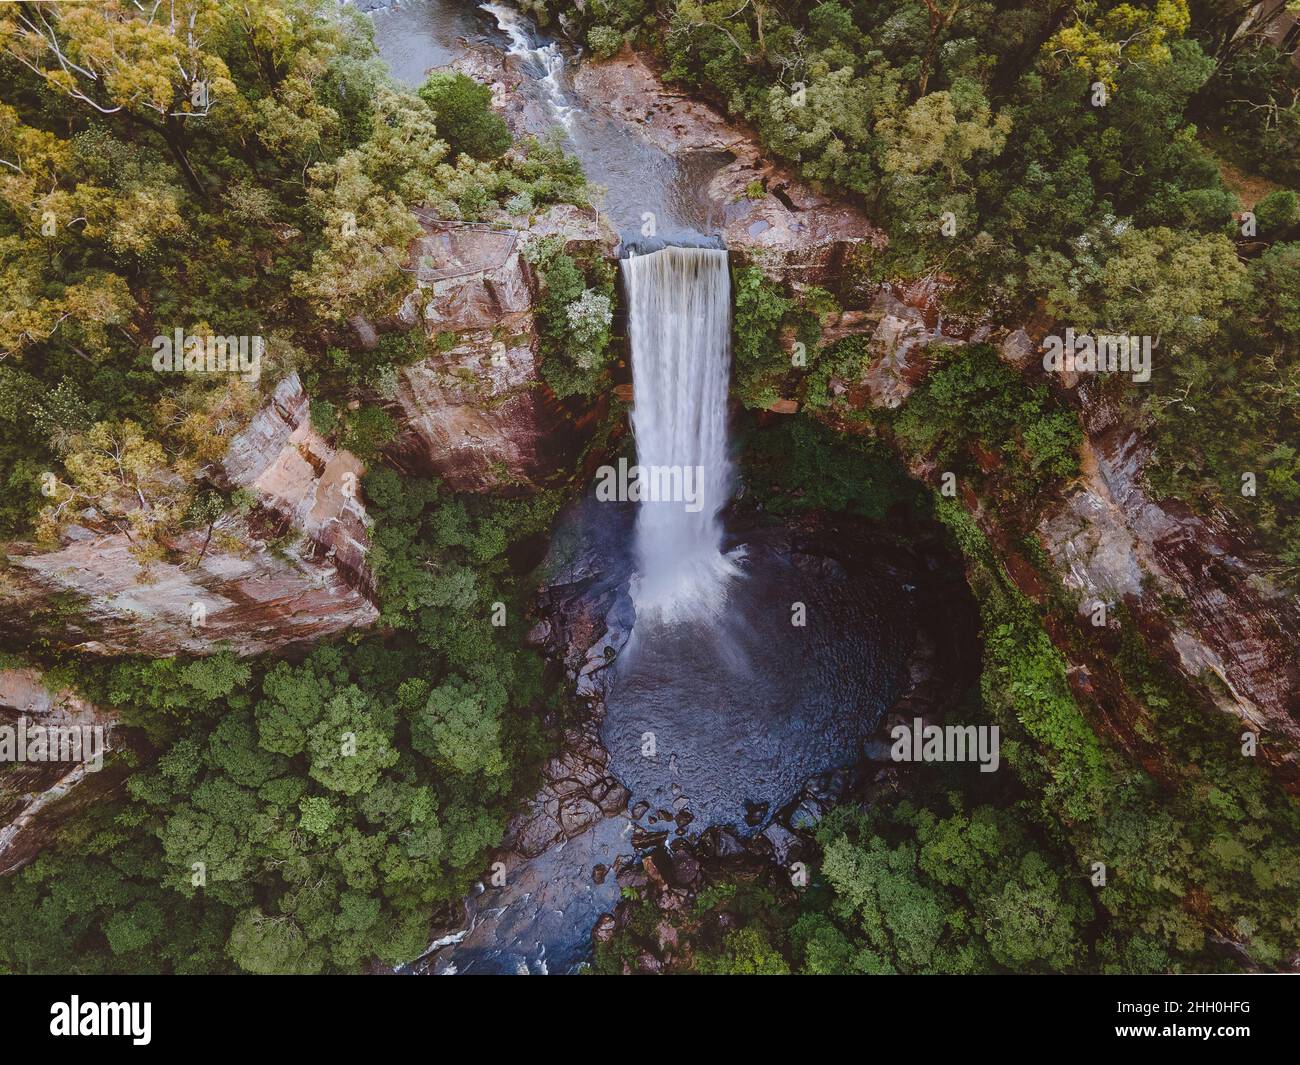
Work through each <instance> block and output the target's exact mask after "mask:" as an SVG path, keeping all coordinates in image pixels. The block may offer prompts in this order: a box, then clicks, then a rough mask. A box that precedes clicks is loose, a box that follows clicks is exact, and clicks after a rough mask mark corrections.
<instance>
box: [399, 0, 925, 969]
mask: <svg viewBox="0 0 1300 1065" xmlns="http://www.w3.org/2000/svg"><path fill="white" fill-rule="evenodd" d="M374 17H375V26H376V39H377V42H378V44H379V47H380V50H381V53H382V55H383V56H384V57H385V59H387V60H388V62H389V65H390V67H391V68H392V69H393V71H394V73H395V75H396V76H397V77H398V78H399V79H401V80H403V81H405V82H407V83H408V84H418V83H419V82H421V81H422V80H423V79H424V76H425V74H426V72H427V70H428V69H429V68H431V67H435V66H439V65H444V64H446V63H448V62H450V61H451V60H452V59H454V58H456V56H457V55H459V54H462V53H463V52H464V51H465V50H466V49H467V48H468V47H469V46H470V45H475V44H478V45H481V44H484V43H486V44H491V45H494V46H496V47H499V48H501V49H502V50H503V51H506V52H508V53H510V54H511V55H512V56H514V57H515V59H516V60H517V62H518V63H519V65H520V66H521V68H522V70H523V71H524V72H525V73H526V75H527V77H526V80H525V82H524V84H523V85H522V86H521V87H520V90H519V91H520V92H521V93H523V94H525V96H526V97H527V98H528V99H529V101H530V104H531V105H532V106H533V107H534V110H537V111H541V112H543V113H545V114H548V115H549V116H550V122H551V123H552V124H553V125H554V126H556V127H557V128H559V129H560V130H562V132H563V135H564V137H565V139H566V142H567V145H568V147H569V150H571V151H573V152H575V153H576V154H577V155H578V156H579V158H580V159H581V160H582V163H583V166H584V168H585V169H586V172H587V174H588V177H589V178H590V179H591V180H592V181H593V182H597V183H599V184H602V185H604V186H606V187H607V189H608V195H607V198H606V199H605V202H604V205H603V207H604V210H605V211H606V213H607V214H608V215H609V216H610V217H611V218H612V219H613V221H614V223H615V225H616V226H617V227H618V228H619V229H620V231H622V232H623V233H624V235H625V238H624V248H625V252H626V257H625V258H624V259H623V260H622V264H621V269H622V275H623V284H624V293H625V306H626V309H627V323H628V336H629V341H630V346H631V360H632V372H633V389H634V402H633V408H632V416H631V418H632V430H633V437H634V440H635V444H636V450H637V465H638V466H640V467H641V468H642V469H644V470H646V471H647V472H649V473H651V474H653V473H655V472H656V471H659V479H657V480H655V482H654V483H655V484H657V485H658V486H659V487H660V490H659V491H658V492H657V493H656V494H658V495H661V496H662V495H667V496H668V498H667V499H659V500H650V499H643V500H641V501H640V502H638V503H635V504H633V505H629V504H628V503H624V502H617V501H614V502H601V501H600V497H599V494H598V493H592V494H589V495H588V496H587V497H586V498H585V499H583V500H582V501H580V502H579V503H577V504H575V505H574V506H573V507H571V508H570V509H569V510H568V512H567V513H566V514H565V515H563V516H562V518H561V520H560V522H559V523H558V526H557V530H556V534H555V541H554V543H553V547H552V560H551V563H550V565H551V569H552V575H553V576H554V573H555V571H556V570H557V569H558V570H562V571H565V572H567V573H568V576H567V577H564V576H561V577H559V578H557V579H554V580H551V581H550V582H549V584H550V586H551V587H553V588H555V587H559V588H573V589H578V590H579V591H576V592H575V593H574V594H575V595H579V596H589V597H593V598H594V600H595V601H598V602H599V603H601V604H604V605H603V606H602V607H601V609H602V610H603V609H605V606H607V605H608V604H609V603H611V602H612V603H613V604H614V605H613V606H612V607H609V610H610V613H609V614H608V615H606V616H607V619H608V620H609V621H610V623H611V624H613V625H614V626H615V627H620V628H622V630H623V631H625V632H626V631H628V629H629V628H630V631H631V636H630V638H629V639H628V641H627V643H626V644H625V645H624V646H623V648H622V650H621V651H620V652H619V653H618V654H617V656H616V657H615V659H614V661H613V665H612V667H611V668H610V669H609V670H608V678H607V681H606V685H605V691H604V707H605V714H604V718H603V721H602V723H601V726H600V739H601V742H602V744H603V745H604V748H605V749H606V750H607V751H608V755H609V762H608V769H609V771H610V772H612V773H613V775H614V776H616V777H617V778H618V779H619V780H620V781H621V782H622V783H623V784H624V785H625V786H626V787H627V788H628V790H629V791H630V792H631V801H630V802H629V811H625V812H623V813H621V814H619V815H616V816H614V817H610V818H607V819H605V820H600V821H597V822H596V823H595V824H593V825H592V826H591V827H589V828H588V829H587V830H586V831H585V832H582V833H581V834H579V835H578V836H575V837H574V838H572V839H570V840H568V841H566V842H563V843H560V844H558V845H555V846H552V847H551V848H550V849H548V850H546V851H545V852H544V853H542V854H540V855H538V856H537V857H535V858H532V859H528V860H522V859H519V858H518V857H517V856H516V857H514V858H512V860H511V866H510V875H509V878H508V882H507V884H506V886H505V887H502V888H492V887H482V888H481V889H480V890H478V891H476V892H475V894H474V895H473V896H472V897H471V898H470V899H468V900H466V914H467V917H466V924H465V927H464V928H463V929H461V930H460V931H458V932H456V933H454V934H452V935H449V936H447V937H445V938H444V939H443V940H441V941H439V943H438V944H436V945H435V947H436V949H432V948H431V951H430V952H429V954H428V955H426V956H425V957H424V958H422V959H421V960H420V962H418V963H416V964H414V965H413V966H412V967H411V968H412V969H413V970H414V971H419V972H532V973H544V972H571V971H573V970H574V969H575V968H577V967H578V966H579V965H580V964H581V962H582V961H583V959H584V958H586V957H587V955H588V953H589V947H590V934H591V928H592V925H593V922H594V921H595V919H596V917H597V916H599V914H601V913H602V912H607V911H609V910H611V909H612V908H613V907H614V905H615V904H616V903H617V901H618V898H619V888H618V884H617V881H616V878H615V876H614V875H612V874H611V875H609V876H607V877H604V878H603V879H602V878H595V877H593V875H592V869H593V867H594V866H596V865H603V866H607V867H612V866H613V865H614V863H615V860H616V859H617V858H619V857H620V856H621V857H624V858H631V857H633V847H632V845H631V842H630V835H631V834H632V833H631V829H632V828H633V826H634V820H633V815H635V817H636V818H637V819H639V820H640V821H641V824H640V827H642V828H650V829H652V830H660V829H662V828H663V827H664V826H665V815H666V816H667V817H670V818H674V819H680V820H679V822H678V823H685V822H688V823H689V829H687V828H685V827H682V828H678V829H677V832H678V834H679V835H682V834H687V835H691V836H694V835H697V834H698V833H699V832H700V831H702V830H704V829H705V828H708V827H709V826H711V825H728V826H732V827H733V828H734V829H735V830H736V831H737V832H738V833H740V834H742V835H743V834H746V833H752V832H755V831H760V830H762V829H763V827H764V825H765V824H766V823H767V821H768V820H770V818H771V816H772V815H773V814H774V813H775V812H776V811H777V810H778V809H779V808H780V807H781V806H782V805H783V804H785V803H787V802H790V801H791V800H792V799H794V798H795V797H796V796H797V794H798V792H799V790H800V788H801V787H802V785H803V784H804V782H805V781H807V780H808V779H809V778H810V777H812V776H814V775H815V774H819V773H823V772H825V771H828V770H832V769H835V768H837V767H841V766H845V765H849V764H851V763H854V762H855V761H857V759H858V757H859V756H860V754H861V751H862V746H863V744H864V742H865V741H866V740H867V739H868V738H869V737H870V736H871V734H872V732H873V730H874V729H875V727H876V726H877V725H878V723H879V720H880V718H881V716H882V715H883V713H884V711H885V708H886V707H887V706H888V705H889V704H890V702H891V701H892V700H893V698H894V695H895V693H896V688H897V683H898V680H899V677H900V673H901V671H902V668H903V665H904V663H905V662H906V659H907V655H908V653H909V650H910V647H911V641H912V633H913V632H914V621H913V618H912V615H911V608H910V603H909V601H908V596H907V594H906V593H905V592H904V590H903V589H902V587H901V585H902V578H901V577H900V576H899V573H898V572H897V571H890V570H889V568H888V567H887V566H884V565H881V564H879V563H878V562H877V561H876V560H874V559H873V557H872V554H871V551H870V549H866V550H864V549H862V548H861V546H860V545H859V546H857V547H854V546H853V545H852V544H846V543H841V542H839V541H837V540H836V539H835V538H834V537H830V538H829V539H828V538H827V537H826V536H820V537H817V536H809V535H806V534H803V533H797V532H794V531H792V530H787V529H782V528H780V527H776V526H772V525H770V524H769V525H759V524H750V525H749V526H748V527H744V528H741V527H739V526H737V527H735V528H732V529H730V530H729V529H728V527H727V522H726V521H724V511H725V508H726V507H727V504H728V501H729V499H730V495H731V490H732V480H733V477H732V463H731V456H730V454H729V450H728V448H729V443H728V438H727V391H728V378H729V373H730V350H729V345H730V330H731V291H730V279H729V267H728V262H727V253H726V251H725V250H724V249H722V248H721V247H719V246H717V245H716V241H710V240H709V239H708V238H700V237H699V236H698V234H699V233H707V232H709V231H710V229H711V228H713V227H712V226H711V224H710V223H711V221H712V216H711V212H710V208H709V206H708V204H707V202H706V201H705V200H704V198H703V196H702V194H701V191H700V190H701V189H702V188H704V187H705V186H706V184H707V180H706V179H707V176H708V174H709V173H710V172H711V170H712V169H714V168H716V167H717V165H718V164H719V162H720V159H719V158H718V157H717V156H709V155H702V154H697V155H694V156H689V157H687V158H685V159H679V158H674V157H672V156H671V155H668V154H666V153H664V152H663V151H661V150H660V149H657V148H655V147H653V146H652V145H650V144H649V143H648V142H646V141H645V140H644V139H643V138H642V137H641V136H640V135H639V134H638V132H637V131H636V130H635V129H634V128H632V127H630V126H627V125H624V124H621V123H618V122H614V121H611V120H606V119H599V118H596V117H594V116H592V115H591V114H590V113H589V112H588V111H587V110H586V109H584V108H583V106H582V101H581V100H579V99H578V98H577V96H576V95H575V94H574V92H573V88H572V81H571V78H570V64H571V62H572V61H573V57H572V54H571V52H569V51H567V50H566V48H564V47H562V46H560V45H558V44H556V43H554V42H549V41H546V40H545V39H543V38H542V37H541V36H539V35H538V34H537V33H536V31H535V30H534V28H533V27H532V26H531V25H530V24H529V23H528V22H527V20H526V19H525V18H524V17H523V16H521V15H520V14H519V13H518V12H516V11H515V10H513V9H512V8H509V7H506V6H503V5H499V4H484V5H482V6H481V7H479V8H475V7H473V6H472V5H470V4H468V3H466V4H457V3H454V2H452V0H402V2H401V3H400V4H397V5H394V6H393V7H390V8H385V9H383V10H380V11H376V12H375V15H374ZM647 211H649V212H653V213H654V214H655V215H656V219H657V221H658V229H659V232H660V233H661V234H670V233H671V234H674V236H670V237H668V238H667V239H664V240H660V241H658V242H656V243H654V244H653V245H647V244H645V243H644V242H642V241H640V240H638V239H637V237H636V233H637V232H638V231H639V224H640V220H641V218H642V216H643V214H644V212H647ZM684 232H693V233H695V236H694V237H693V238H691V237H683V236H682V234H683V233H684ZM665 470H666V471H667V472H666V474H665V473H664V472H663V471H665ZM674 471H676V472H675V473H674ZM688 471H689V473H688ZM664 486H667V488H664ZM674 486H676V487H675V489H674ZM643 487H646V486H645V485H643ZM732 524H733V525H736V523H735V522H733V523H732ZM575 558H576V559H579V560H580V563H575V562H574V561H573V560H574V559H575ZM582 589H585V591H583V590H582ZM581 650H585V648H581ZM643 811H645V812H643ZM756 811H757V813H756ZM681 815H685V817H681Z"/></svg>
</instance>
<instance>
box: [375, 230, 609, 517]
mask: <svg viewBox="0 0 1300 1065" xmlns="http://www.w3.org/2000/svg"><path fill="white" fill-rule="evenodd" d="M424 224H425V230H426V232H425V236H424V237H422V238H420V239H419V240H417V241H416V242H415V245H414V247H413V249H412V262H413V270H414V272H415V277H416V280H417V283H418V288H417V289H416V291H415V292H413V293H412V294H411V296H410V298H409V299H408V300H407V302H406V305H405V306H404V308H403V316H404V317H405V318H406V319H408V320H410V321H420V322H422V323H423V327H424V328H425V329H426V330H427V331H428V333H429V336H430V338H431V339H433V340H434V341H435V342H439V343H438V346H439V347H441V348H442V350H440V351H439V352H438V354H435V355H432V356H430V357H429V358H427V359H425V360H424V361H423V362H420V363H417V364H416V365H414V366H407V367H404V368H403V369H402V370H401V372H400V375H399V380H398V387H397V393H396V396H395V398H394V401H393V404H392V405H393V407H394V408H395V410H394V414H395V416H396V418H397V420H398V422H399V424H400V425H401V426H402V435H401V437H400V439H399V441H398V443H397V445H396V447H395V448H394V457H395V458H396V459H397V460H398V462H399V463H400V464H401V465H403V466H404V467H406V468H408V469H415V470H419V471H421V472H426V473H433V474H436V475H437V476H439V477H441V478H442V479H443V480H444V481H445V482H446V484H447V485H448V487H450V488H452V489H453V490H455V491H469V492H480V491H495V490H512V489H513V490H529V489H534V488H536V487H538V486H540V485H542V484H544V483H545V482H546V481H548V480H549V479H551V478H553V477H555V476H556V475H558V474H562V473H564V472H565V471H566V469H567V468H568V467H570V466H571V465H572V462H573V460H574V459H575V458H576V457H577V455H578V453H579V452H580V450H581V447H582V444H583V443H584V442H585V434H586V432H587V430H588V429H589V428H590V420H589V419H588V418H585V417H584V415H585V414H587V413H588V412H586V411H584V410H583V409H582V408H580V407H575V406H572V405H569V406H566V405H564V404H561V403H559V402H558V401H557V400H556V399H555V398H554V396H552V395H551V393H550V392H549V390H547V389H546V387H545V386H544V385H543V384H542V380H541V376H540V360H539V355H538V338H537V326H536V321H535V319H534V304H535V301H536V299H537V297H538V295H539V291H538V281H537V278H536V276H535V274H534V272H533V271H532V270H531V268H530V267H529V265H528V263H527V262H526V261H525V260H524V258H523V256H522V251H523V249H524V248H525V247H526V246H527V244H528V243H529V242H530V241H534V240H541V239H544V238H547V237H555V238H557V239H558V240H559V241H560V242H561V243H562V244H563V246H564V250H565V251H566V252H568V253H569V254H573V255H596V256H600V257H612V255H613V251H614V247H615V245H616V243H617V238H616V237H615V235H614V233H613V232H612V230H610V228H609V226H608V224H607V223H606V222H605V220H604V219H603V218H601V217H600V216H599V215H598V214H597V213H596V212H595V211H592V210H583V209H580V208H577V207H573V206H571V205H557V206H554V207H551V208H549V209H548V210H547V211H545V212H544V213H542V214H541V215H540V216H538V217H536V218H535V219H533V220H532V221H531V223H530V224H528V225H527V226H526V227H524V228H520V229H507V228H500V227H489V226H486V225H475V224H465V223H455V222H444V221H440V220H437V219H433V218H426V219H424Z"/></svg>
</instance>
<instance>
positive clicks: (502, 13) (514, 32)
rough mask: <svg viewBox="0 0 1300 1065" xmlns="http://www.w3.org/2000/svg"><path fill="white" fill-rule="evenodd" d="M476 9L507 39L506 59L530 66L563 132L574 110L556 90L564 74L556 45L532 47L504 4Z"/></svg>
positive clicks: (523, 25) (520, 19) (524, 25)
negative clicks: (509, 56) (488, 18)
mask: <svg viewBox="0 0 1300 1065" xmlns="http://www.w3.org/2000/svg"><path fill="white" fill-rule="evenodd" d="M479 9H480V10H482V11H486V12H487V13H488V14H489V15H491V16H492V17H493V18H494V19H496V20H497V27H498V28H499V29H500V30H501V32H502V33H504V34H505V35H506V36H507V37H508V38H510V47H509V48H508V49H507V52H508V54H509V55H513V56H519V57H520V58H521V59H523V60H524V61H525V62H526V63H530V64H532V65H533V67H534V69H535V70H536V72H537V74H538V79H537V80H538V81H539V82H540V84H541V85H542V86H543V87H544V88H545V90H546V100H547V103H549V104H550V105H551V109H552V110H553V111H554V112H555V117H556V118H557V119H558V120H559V123H560V125H562V126H563V127H564V128H565V129H566V130H568V129H571V128H572V126H573V113H574V110H575V109H574V107H573V105H572V104H570V103H569V102H568V100H567V99H566V98H565V95H564V90H563V89H562V88H561V87H560V75H561V74H562V73H563V71H564V53H562V52H561V51H560V48H559V45H557V44H555V43H551V44H540V45H539V44H534V43H533V38H532V32H531V28H530V26H529V23H528V21H527V20H526V19H525V18H524V16H523V15H521V14H520V13H519V12H518V11H516V10H515V9H514V8H511V7H506V6H505V5H504V4H480V5H479Z"/></svg>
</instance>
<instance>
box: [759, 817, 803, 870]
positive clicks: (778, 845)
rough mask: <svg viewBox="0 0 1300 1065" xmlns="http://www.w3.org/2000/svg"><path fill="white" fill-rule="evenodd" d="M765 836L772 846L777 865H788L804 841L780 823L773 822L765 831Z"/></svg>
mask: <svg viewBox="0 0 1300 1065" xmlns="http://www.w3.org/2000/svg"><path fill="white" fill-rule="evenodd" d="M763 836H764V837H765V838H766V839H767V840H768V842H770V843H771V845H772V857H773V859H774V860H775V862H776V863H777V865H782V866H784V865H788V864H789V863H790V860H791V857H792V856H793V855H795V852H796V851H797V850H798V849H799V848H800V847H801V846H802V842H803V841H802V840H800V838H799V837H798V836H796V835H795V834H794V833H793V832H791V831H790V830H789V829H787V828H785V827H784V826H783V825H781V824H780V823H779V822H776V821H773V822H772V823H771V824H770V825H768V826H767V827H766V828H765V829H763Z"/></svg>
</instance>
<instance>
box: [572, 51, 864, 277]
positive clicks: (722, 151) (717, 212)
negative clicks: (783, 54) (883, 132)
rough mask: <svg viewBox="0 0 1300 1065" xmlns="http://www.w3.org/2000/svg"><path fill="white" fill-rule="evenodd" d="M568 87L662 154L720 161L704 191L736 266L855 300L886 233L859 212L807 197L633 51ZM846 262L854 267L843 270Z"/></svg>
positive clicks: (749, 137)
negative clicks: (855, 287)
mask: <svg viewBox="0 0 1300 1065" xmlns="http://www.w3.org/2000/svg"><path fill="white" fill-rule="evenodd" d="M574 85H575V88H576V89H577V91H578V93H579V94H580V95H581V97H582V98H583V100H584V102H585V104H586V106H587V107H588V108H590V109H592V110H593V111H598V112H602V113H604V114H607V115H609V116H611V117H613V118H616V119H619V120H621V121H623V122H626V123H627V124H628V125H629V126H630V127H632V128H634V129H635V130H636V131H637V132H638V133H640V135H641V136H643V137H645V138H646V140H648V141H649V142H650V143H651V144H654V145H655V146H656V147H658V148H660V149H661V150H662V151H664V152H666V153H668V154H671V155H673V156H675V157H677V158H682V157H684V156H689V155H691V154H695V153H700V154H706V153H707V154H716V155H719V157H720V158H723V157H724V156H725V157H728V158H727V161H726V162H723V163H721V165H720V166H719V168H718V169H717V170H716V171H715V172H714V174H713V176H712V178H711V179H710V180H709V182H708V185H707V189H706V195H707V198H708V201H709V203H710V205H711V207H712V210H711V212H710V213H711V215H712V216H713V217H714V218H716V219H717V224H718V230H719V233H720V235H721V236H722V239H723V241H724V242H725V243H726V246H727V248H728V249H729V250H730V251H731V252H732V254H733V256H734V257H735V259H736V260H737V261H738V262H740V263H742V264H751V263H752V264H754V265H757V266H759V267H761V268H762V269H763V270H764V271H765V272H766V273H767V274H768V275H769V276H771V277H772V278H773V279H775V280H781V281H786V282H790V283H795V284H806V285H819V286H821V287H823V288H825V289H828V290H829V291H831V292H833V293H835V295H837V296H839V297H841V299H846V300H849V301H852V300H853V299H854V297H855V296H861V295H862V294H861V293H857V294H855V293H853V292H848V291H845V285H847V284H851V283H852V279H853V278H855V277H857V276H859V275H860V274H861V273H862V271H861V267H862V266H864V265H866V264H867V263H868V262H870V259H871V256H872V254H873V253H874V252H875V251H877V250H878V249H880V248H882V247H883V246H884V245H885V243H886V237H885V234H884V233H883V232H882V231H881V230H879V229H878V228H877V227H876V226H874V225H872V223H871V221H870V219H868V218H867V216H866V215H865V214H863V213H862V211H860V210H859V209H858V208H856V207H854V206H853V205H851V204H849V203H846V202H845V201H844V200H843V199H838V198H834V197H831V196H827V195H824V194H822V193H819V192H817V191H815V190H814V189H813V188H812V187H811V186H809V185H808V184H807V183H806V182H804V181H802V180H801V179H800V178H799V177H798V176H796V174H795V173H794V171H793V170H792V169H791V168H789V167H787V166H785V165H782V164H778V163H776V162H774V161H773V160H772V158H771V157H770V155H769V154H768V153H766V152H764V151H763V149H762V148H761V147H760V146H759V143H758V138H757V137H756V136H755V135H754V134H753V133H752V132H751V131H749V130H746V129H744V128H742V127H741V126H739V125H737V124H736V123H733V122H730V121H728V120H727V119H726V118H724V117H723V116H722V115H721V114H720V113H719V112H718V111H717V110H715V109H714V108H713V107H711V106H710V105H708V104H706V103H703V102H701V101H699V100H695V99H692V98H690V97H688V96H683V95H680V94H677V93H674V92H671V91H670V90H668V89H666V88H665V87H664V85H663V84H662V82H661V81H660V80H659V77H658V75H657V74H656V73H655V71H654V70H652V69H651V68H650V66H649V65H648V64H647V63H646V62H645V60H644V59H643V58H642V57H641V56H639V55H636V54H634V53H632V52H628V51H624V52H622V53H620V54H619V55H617V56H615V57H613V58H612V59H609V60H606V61H604V62H599V63H592V62H587V63H583V64H582V65H581V66H580V67H579V68H578V69H577V71H576V72H575V74H574ZM850 263H853V264H855V265H856V266H857V267H858V268H857V269H850V268H849V266H850Z"/></svg>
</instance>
